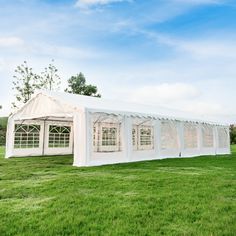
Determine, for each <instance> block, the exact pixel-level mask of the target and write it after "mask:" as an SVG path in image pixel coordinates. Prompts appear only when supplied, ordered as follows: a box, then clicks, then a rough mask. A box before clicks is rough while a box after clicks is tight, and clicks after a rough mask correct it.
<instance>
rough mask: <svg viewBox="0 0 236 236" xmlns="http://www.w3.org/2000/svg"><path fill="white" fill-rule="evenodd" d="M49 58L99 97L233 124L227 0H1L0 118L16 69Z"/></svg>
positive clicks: (234, 71)
mask: <svg viewBox="0 0 236 236" xmlns="http://www.w3.org/2000/svg"><path fill="white" fill-rule="evenodd" d="M51 59H54V60H55V65H56V66H57V67H58V69H59V74H60V75H61V77H62V80H63V83H62V88H63V89H64V87H65V86H66V80H67V79H68V78H69V77H70V76H71V75H74V74H76V73H79V72H80V71H81V72H83V73H84V74H85V76H86V78H87V80H88V82H89V83H93V84H96V85H97V86H98V88H99V91H100V93H101V94H102V96H103V97H105V98H112V99H122V100H128V101H134V102H138V103H149V104H150V103H151V104H157V105H162V106H167V107H172V108H177V109H180V110H185V111H189V112H193V113H196V114H198V115H201V116H204V115H205V116H221V117H223V118H224V117H225V118H227V119H229V118H230V119H232V118H233V119H234V117H235V121H236V111H235V107H234V106H233V104H234V101H235V100H236V93H235V87H236V3H235V1H233V0H145V1H144V0H77V1H76V0H59V1H58V0H57V1H56V0H14V1H13V0H9V1H4V0H0V82H1V85H2V86H1V87H0V104H2V105H3V109H2V110H1V111H0V115H5V114H7V113H9V112H10V108H9V107H10V103H11V102H12V100H13V92H12V90H11V87H12V80H13V75H14V69H15V68H16V66H17V65H19V64H20V63H22V62H23V61H24V60H27V62H28V64H29V65H30V66H31V67H33V68H34V69H35V72H39V71H42V70H43V68H44V67H45V66H46V65H47V64H49V63H50V61H51Z"/></svg>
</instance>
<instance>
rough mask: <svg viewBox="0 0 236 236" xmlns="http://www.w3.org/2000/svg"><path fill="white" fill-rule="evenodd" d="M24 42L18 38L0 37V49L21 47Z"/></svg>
mask: <svg viewBox="0 0 236 236" xmlns="http://www.w3.org/2000/svg"><path fill="white" fill-rule="evenodd" d="M23 44H24V41H23V40H22V39H21V38H18V37H0V47H15V46H22V45H23Z"/></svg>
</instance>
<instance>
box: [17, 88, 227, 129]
mask: <svg viewBox="0 0 236 236" xmlns="http://www.w3.org/2000/svg"><path fill="white" fill-rule="evenodd" d="M78 109H86V110H88V111H91V112H107V113H114V114H120V115H122V114H127V115H130V116H138V117H154V118H163V119H171V120H184V121H190V122H191V121H192V122H202V123H209V124H220V125H227V124H223V123H222V122H219V121H217V120H213V119H211V118H210V117H204V118H203V117H201V118H199V117H197V116H195V115H193V114H191V113H188V112H183V111H178V110H173V109H168V108H163V107H160V106H159V107H157V106H150V105H141V104H136V103H130V102H122V101H117V100H111V99H104V98H96V97H89V96H82V95H75V94H69V93H62V92H48V91H41V92H39V93H38V94H36V95H35V96H34V97H33V98H32V99H31V100H30V101H29V102H28V103H27V104H25V105H24V106H23V107H22V108H21V109H20V110H18V111H17V112H16V113H15V114H14V116H16V118H18V119H30V118H35V119H36V118H40V117H68V118H72V116H73V113H74V112H75V111H76V110H78Z"/></svg>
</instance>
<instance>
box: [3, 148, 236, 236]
mask: <svg viewBox="0 0 236 236" xmlns="http://www.w3.org/2000/svg"><path fill="white" fill-rule="evenodd" d="M3 152H4V150H3V149H1V151H0V156H1V157H0V235H1V236H5V235H14V236H16V235H24V236H27V235H34V236H37V235H43V236H46V235H102V236H104V235H109V236H110V235H122V236H125V235H135V236H136V235H236V147H233V154H232V155H231V156H220V157H197V158H191V159H181V158H178V159H166V160H160V161H146V162H140V163H129V164H119V165H110V166H102V167H89V168H76V167H72V166H71V164H72V156H57V157H43V158H42V157H40V158H12V159H9V160H5V159H3V155H4V154H3Z"/></svg>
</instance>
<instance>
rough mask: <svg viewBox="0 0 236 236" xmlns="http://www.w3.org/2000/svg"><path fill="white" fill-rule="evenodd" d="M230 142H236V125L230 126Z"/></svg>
mask: <svg viewBox="0 0 236 236" xmlns="http://www.w3.org/2000/svg"><path fill="white" fill-rule="evenodd" d="M230 143H231V144H236V126H234V125H231V126H230Z"/></svg>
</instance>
